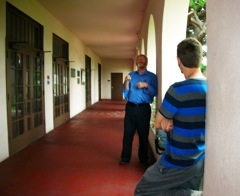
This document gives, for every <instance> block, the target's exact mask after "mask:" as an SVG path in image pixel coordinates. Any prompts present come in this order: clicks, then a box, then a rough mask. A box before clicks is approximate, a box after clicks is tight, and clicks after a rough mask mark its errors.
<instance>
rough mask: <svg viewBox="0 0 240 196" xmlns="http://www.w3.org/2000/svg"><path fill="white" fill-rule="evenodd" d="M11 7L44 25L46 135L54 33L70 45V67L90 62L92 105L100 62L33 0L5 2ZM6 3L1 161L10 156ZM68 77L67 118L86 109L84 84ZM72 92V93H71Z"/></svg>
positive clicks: (0, 16)
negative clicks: (68, 106) (68, 113)
mask: <svg viewBox="0 0 240 196" xmlns="http://www.w3.org/2000/svg"><path fill="white" fill-rule="evenodd" d="M7 2H9V3H11V4H12V5H13V6H15V7H16V8H18V9H19V10H21V11H22V12H24V13H25V14H27V15H28V16H30V17H31V18H32V19H34V20H36V21H37V22H39V23H40V24H41V25H43V26H44V44H43V45H44V51H51V52H45V53H44V82H45V85H44V88H45V89H44V90H45V124H46V127H45V128H46V133H48V132H49V131H51V130H53V128H54V124H53V122H54V121H53V86H52V37H53V33H55V34H56V35H58V36H59V37H61V38H62V39H64V40H65V41H66V42H68V43H69V60H70V61H73V62H70V64H69V67H70V68H74V69H76V71H77V70H81V68H83V69H84V68H85V55H88V56H89V57H90V58H91V62H92V69H93V70H94V71H93V72H92V92H91V93H92V103H95V102H97V101H98V80H96V78H97V74H98V73H97V71H98V70H97V68H98V63H101V59H100V58H99V57H98V56H97V55H96V54H94V52H93V51H91V49H89V48H87V47H86V46H85V45H84V44H83V43H82V42H81V41H80V40H79V39H77V38H76V36H75V35H74V34H73V33H72V32H71V31H69V30H68V29H67V28H66V27H64V26H63V25H62V23H60V22H59V21H58V20H57V19H56V18H55V17H53V16H52V15H51V14H50V13H49V12H48V11H47V10H46V9H45V8H44V7H42V6H41V5H40V4H39V3H38V2H37V1H36V0H31V1H27V3H26V1H24V3H23V1H18V0H7ZM5 21H6V0H1V1H0V28H1V31H0V43H1V44H0V59H1V64H0V82H1V83H0V84H1V88H0V93H1V96H0V101H1V103H3V104H0V116H1V118H0V136H1V137H0V162H1V161H2V160H4V159H6V158H7V157H8V156H9V152H8V129H7V110H6V107H7V105H6V103H7V102H6V65H5V62H6V59H5V53H6V52H5V37H6V24H5ZM47 76H50V80H49V81H50V84H47ZM69 78H70V118H71V117H73V116H75V115H76V114H78V113H80V112H81V111H82V110H84V109H85V108H86V103H85V85H81V84H77V78H71V77H69ZM71 89H74V90H71Z"/></svg>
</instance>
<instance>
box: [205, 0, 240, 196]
mask: <svg viewBox="0 0 240 196" xmlns="http://www.w3.org/2000/svg"><path fill="white" fill-rule="evenodd" d="M239 8H240V1H239V0H233V1H231V2H229V1H217V0H211V1H207V36H208V41H207V46H208V53H207V56H208V67H207V78H208V96H207V136H206V161H205V176H204V196H215V195H216V196H226V195H227V196H236V195H239V194H240V166H239V165H240V153H239V149H240V99H239V96H240V88H239V85H240V25H239V21H240V15H239Z"/></svg>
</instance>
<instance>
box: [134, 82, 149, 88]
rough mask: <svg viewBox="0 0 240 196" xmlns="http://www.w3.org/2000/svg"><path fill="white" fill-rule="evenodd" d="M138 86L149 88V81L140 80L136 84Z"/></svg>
mask: <svg viewBox="0 0 240 196" xmlns="http://www.w3.org/2000/svg"><path fill="white" fill-rule="evenodd" d="M136 86H137V87H138V88H148V83H147V82H138V83H137V84H136Z"/></svg>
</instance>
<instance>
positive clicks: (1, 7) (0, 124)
mask: <svg viewBox="0 0 240 196" xmlns="http://www.w3.org/2000/svg"><path fill="white" fill-rule="evenodd" d="M5 26H6V3H5V1H0V28H2V27H5ZM3 29H5V28H3ZM5 37H6V31H2V30H0V43H1V44H0V59H1V60H0V86H1V88H0V95H1V96H0V103H1V104H0V116H1V118H0V162H1V161H2V160H4V159H6V158H7V157H8V156H9V151H8V131H7V130H8V128H7V99H6V97H7V95H6V92H7V91H6V65H5V62H6V52H5Z"/></svg>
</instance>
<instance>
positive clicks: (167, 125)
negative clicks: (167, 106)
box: [155, 111, 173, 132]
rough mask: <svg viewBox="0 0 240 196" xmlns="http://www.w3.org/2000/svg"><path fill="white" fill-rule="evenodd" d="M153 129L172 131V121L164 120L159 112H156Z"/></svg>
mask: <svg viewBox="0 0 240 196" xmlns="http://www.w3.org/2000/svg"><path fill="white" fill-rule="evenodd" d="M155 128H157V129H162V130H164V131H167V132H168V131H171V130H172V129H173V121H172V120H169V119H167V118H165V117H164V116H163V115H162V114H161V113H160V112H159V111H158V112H157V115H156V119H155Z"/></svg>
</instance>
